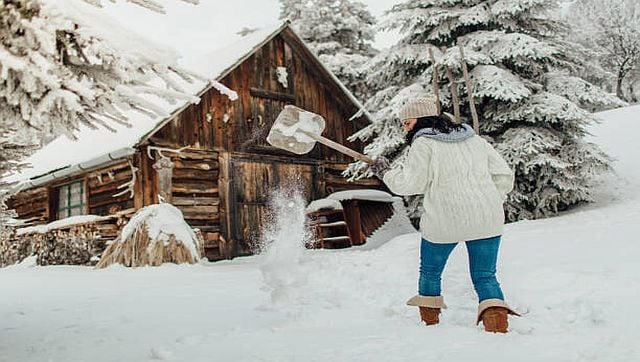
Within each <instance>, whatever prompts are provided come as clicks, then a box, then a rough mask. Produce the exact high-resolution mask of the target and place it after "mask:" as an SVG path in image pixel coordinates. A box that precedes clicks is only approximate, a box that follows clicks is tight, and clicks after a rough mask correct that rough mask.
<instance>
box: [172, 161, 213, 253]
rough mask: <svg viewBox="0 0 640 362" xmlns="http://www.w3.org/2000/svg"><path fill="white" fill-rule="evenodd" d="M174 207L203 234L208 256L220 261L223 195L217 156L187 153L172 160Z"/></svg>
mask: <svg viewBox="0 0 640 362" xmlns="http://www.w3.org/2000/svg"><path fill="white" fill-rule="evenodd" d="M172 161H173V165H174V167H173V174H172V180H171V181H172V188H171V203H172V204H173V205H174V206H176V207H177V208H178V209H180V211H182V214H183V215H184V219H185V221H186V222H187V223H188V224H189V225H191V227H194V228H198V229H200V231H201V232H202V237H203V239H204V241H205V245H204V247H205V254H206V255H207V257H209V258H210V259H220V258H222V257H223V255H222V254H223V252H222V251H221V247H220V243H219V241H220V191H219V187H218V178H219V170H220V167H219V161H218V153H217V152H207V151H201V150H192V149H190V150H185V151H183V152H181V153H180V155H179V156H178V155H176V156H173V157H172Z"/></svg>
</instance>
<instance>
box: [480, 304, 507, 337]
mask: <svg viewBox="0 0 640 362" xmlns="http://www.w3.org/2000/svg"><path fill="white" fill-rule="evenodd" d="M508 313H509V310H508V309H507V308H504V307H489V308H487V309H485V310H484V311H483V312H482V315H481V318H482V324H484V330H485V331H487V332H493V333H507V328H509V321H508V320H507V318H508V316H507V315H508Z"/></svg>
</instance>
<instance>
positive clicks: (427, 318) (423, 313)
mask: <svg viewBox="0 0 640 362" xmlns="http://www.w3.org/2000/svg"><path fill="white" fill-rule="evenodd" d="M420 319H422V321H423V322H425V323H426V324H427V325H428V326H431V325H434V324H438V323H440V308H429V307H420Z"/></svg>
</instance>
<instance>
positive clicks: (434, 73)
mask: <svg viewBox="0 0 640 362" xmlns="http://www.w3.org/2000/svg"><path fill="white" fill-rule="evenodd" d="M429 59H431V67H432V68H433V70H432V71H431V86H432V87H433V94H435V95H436V100H437V102H436V109H437V110H438V114H440V113H442V105H441V104H440V86H439V85H438V83H439V81H440V79H439V77H438V65H437V64H436V58H435V57H434V56H433V50H432V49H431V48H429Z"/></svg>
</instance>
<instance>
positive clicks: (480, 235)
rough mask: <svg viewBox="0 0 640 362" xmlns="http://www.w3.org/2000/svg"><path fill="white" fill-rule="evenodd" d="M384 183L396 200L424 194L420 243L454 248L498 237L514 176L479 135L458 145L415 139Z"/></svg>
mask: <svg viewBox="0 0 640 362" xmlns="http://www.w3.org/2000/svg"><path fill="white" fill-rule="evenodd" d="M383 180H384V183H385V184H387V186H388V187H389V189H390V190H391V191H392V192H394V193H396V194H398V195H416V194H424V203H423V206H424V210H425V212H424V214H423V215H422V217H421V219H420V231H421V233H422V236H423V237H424V238H425V239H427V240H429V241H431V242H434V243H455V242H462V241H467V240H475V239H484V238H489V237H493V236H498V235H501V234H502V229H503V225H504V211H503V208H502V203H503V202H504V200H505V198H506V195H507V193H509V191H511V190H512V189H513V180H514V175H513V171H511V169H510V168H509V165H507V163H506V162H505V160H504V159H503V158H502V157H501V156H500V154H498V152H497V151H496V150H495V149H494V148H493V146H491V145H490V144H489V143H488V142H487V141H485V140H484V139H483V138H481V137H479V136H473V137H471V138H467V139H465V140H462V141H459V142H442V141H438V140H435V139H431V138H427V137H419V138H417V139H416V140H415V141H414V142H413V144H412V145H411V148H410V149H409V154H408V156H407V159H406V160H405V162H404V164H403V165H402V167H397V168H394V169H391V170H389V171H388V172H387V173H386V174H385V175H384V178H383Z"/></svg>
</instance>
